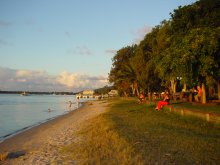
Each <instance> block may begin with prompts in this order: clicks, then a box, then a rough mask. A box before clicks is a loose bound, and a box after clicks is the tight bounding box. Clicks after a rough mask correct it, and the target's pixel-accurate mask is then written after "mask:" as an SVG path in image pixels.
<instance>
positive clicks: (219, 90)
mask: <svg viewBox="0 0 220 165" xmlns="http://www.w3.org/2000/svg"><path fill="white" fill-rule="evenodd" d="M218 99H219V100H220V79H219V80H218Z"/></svg>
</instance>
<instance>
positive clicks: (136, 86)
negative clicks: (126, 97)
mask: <svg viewBox="0 0 220 165" xmlns="http://www.w3.org/2000/svg"><path fill="white" fill-rule="evenodd" d="M134 88H135V90H136V92H137V96H139V95H140V93H139V90H138V83H137V82H134Z"/></svg>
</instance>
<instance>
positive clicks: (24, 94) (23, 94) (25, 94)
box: [21, 92, 29, 96]
mask: <svg viewBox="0 0 220 165" xmlns="http://www.w3.org/2000/svg"><path fill="white" fill-rule="evenodd" d="M21 96H29V94H28V93H27V92H22V93H21Z"/></svg>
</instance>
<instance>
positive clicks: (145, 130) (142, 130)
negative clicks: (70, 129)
mask: <svg viewBox="0 0 220 165" xmlns="http://www.w3.org/2000/svg"><path fill="white" fill-rule="evenodd" d="M79 136H80V140H79V141H77V142H76V143H73V144H72V145H70V146H68V147H66V148H65V149H64V153H65V154H67V155H69V159H74V160H76V162H80V164H218V163H219V162H220V125H218V124H212V123H208V122H206V121H204V120H201V119H198V118H194V117H185V116H184V117H183V116H180V115H178V114H175V113H170V112H168V111H159V112H157V111H154V105H146V104H137V102H136V100H124V99H119V100H113V101H111V105H110V108H109V111H108V112H107V113H105V114H103V115H100V116H99V117H97V118H95V119H92V120H91V121H89V122H88V123H87V126H85V127H84V128H82V130H81V131H80V132H79Z"/></svg>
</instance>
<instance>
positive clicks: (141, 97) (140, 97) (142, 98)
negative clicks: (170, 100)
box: [139, 92, 145, 103]
mask: <svg viewBox="0 0 220 165" xmlns="http://www.w3.org/2000/svg"><path fill="white" fill-rule="evenodd" d="M144 99H145V96H144V92H142V93H141V94H140V96H139V103H142V102H143V101H144Z"/></svg>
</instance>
